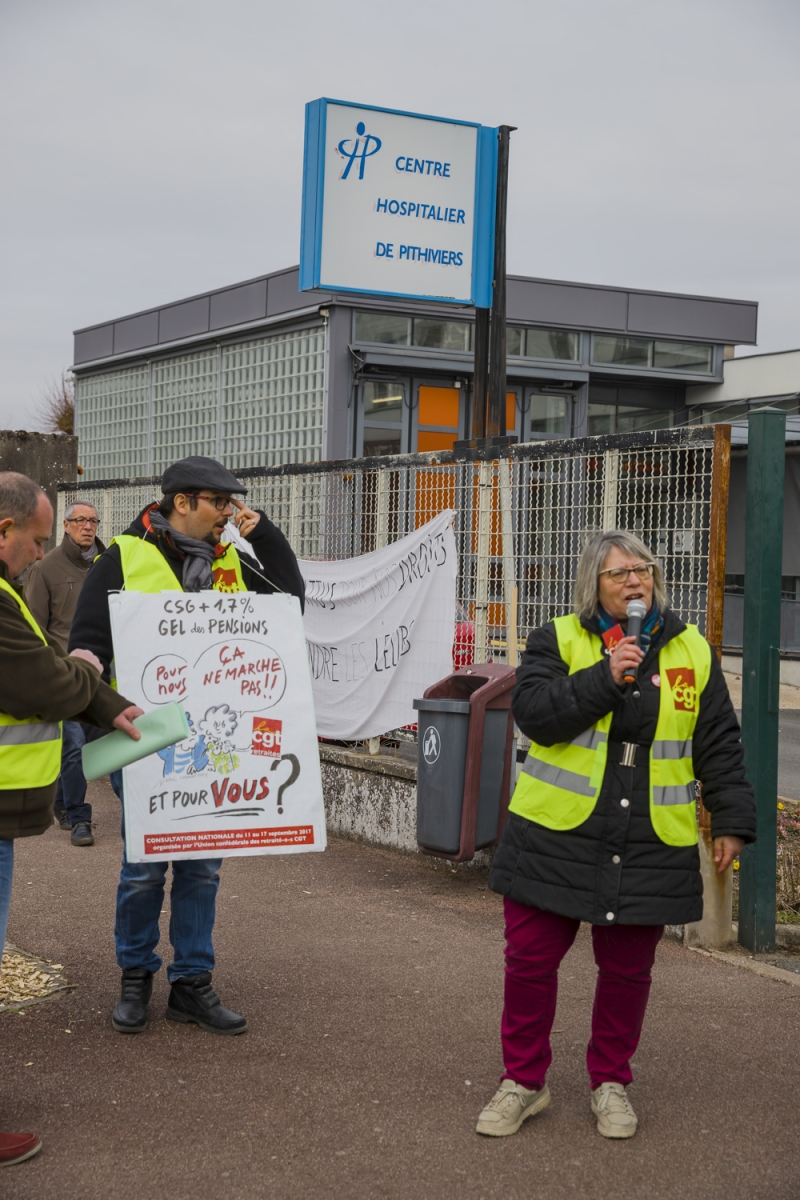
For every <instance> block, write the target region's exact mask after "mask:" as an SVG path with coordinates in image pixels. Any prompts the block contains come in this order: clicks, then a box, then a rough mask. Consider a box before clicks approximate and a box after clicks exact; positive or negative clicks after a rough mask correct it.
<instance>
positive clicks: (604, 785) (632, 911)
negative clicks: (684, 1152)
mask: <svg viewBox="0 0 800 1200" xmlns="http://www.w3.org/2000/svg"><path fill="white" fill-rule="evenodd" d="M513 711H514V716H515V718H516V721H517V724H518V726H519V728H520V729H521V730H522V732H523V733H524V734H526V735H527V736H528V737H530V739H531V747H530V752H529V754H528V757H527V759H526V762H525V766H524V768H523V771H522V773H521V775H520V778H519V781H518V783H517V787H516V789H515V791H514V795H513V797H512V800H511V805H510V812H509V818H508V821H507V823H506V826H505V830H504V832H503V837H502V839H501V842H500V845H499V846H498V848H497V851H496V852H495V856H494V861H493V863H492V870H491V875H490V877H489V886H490V887H491V888H492V889H493V890H494V891H496V892H500V893H501V895H503V896H504V905H505V925H506V974H505V1002H504V1008H503V1019H502V1027H501V1039H502V1046H503V1062H504V1070H503V1073H502V1077H501V1083H500V1088H499V1090H498V1091H497V1092H496V1093H495V1095H494V1096H493V1098H492V1099H491V1100H490V1102H489V1103H488V1104H487V1106H486V1107H485V1108H484V1110H483V1112H482V1113H481V1115H480V1119H479V1121H478V1133H483V1134H488V1135H491V1136H494V1137H502V1136H504V1135H507V1134H511V1133H516V1131H517V1130H518V1129H519V1127H520V1126H521V1125H522V1123H523V1121H525V1120H526V1119H527V1118H528V1117H531V1116H533V1115H534V1114H535V1113H537V1112H540V1111H541V1110H542V1109H543V1108H546V1107H547V1105H548V1104H549V1103H550V1092H549V1090H548V1087H547V1084H546V1082H545V1076H546V1073H547V1069H548V1067H549V1066H550V1062H551V1058H552V1055H551V1051H550V1029H551V1026H552V1023H553V1018H554V1015H555V1008H556V994H557V988H558V968H559V964H560V963H561V960H562V958H563V957H564V955H565V954H566V953H567V951H568V950H569V948H570V946H571V945H572V943H573V941H574V940H575V936H576V934H577V932H578V928H579V926H580V923H581V921H586V922H588V923H590V924H591V926H592V944H593V948H594V957H595V962H596V963H597V968H598V975H597V985H596V991H595V998H594V1008H593V1010H592V1033H591V1039H590V1041H589V1045H588V1049H587V1055H586V1064H587V1068H588V1072H589V1081H590V1088H591V1109H592V1112H593V1114H594V1116H595V1117H596V1118H597V1129H598V1132H599V1133H601V1134H602V1135H603V1136H604V1137H611V1138H628V1137H632V1136H633V1134H634V1133H635V1132H636V1127H637V1123H638V1122H637V1117H636V1115H635V1113H634V1111H633V1108H632V1107H631V1103H630V1100H629V1098H628V1094H627V1091H626V1088H627V1086H628V1084H629V1083H630V1082H631V1079H632V1075H631V1068H630V1061H631V1058H632V1057H633V1055H634V1052H635V1050H636V1047H637V1045H638V1042H639V1037H640V1034H641V1030H642V1023H643V1021H644V1015H645V1010H646V1008H647V1001H648V996H649V992H650V981H651V977H650V971H651V968H652V965H653V961H654V958H655V952H656V946H657V945H658V942H659V940H660V939H661V936H662V934H663V932H664V926H665V925H682V924H685V923H687V922H689V921H697V920H699V919H700V917H701V916H702V912H703V888H702V882H701V877H700V859H699V854H698V849H697V841H698V833H697V818H696V809H697V805H696V788H695V780H699V782H700V783H701V784H702V788H703V802H704V804H705V806H706V808H707V809H708V810H709V811H710V813H711V822H712V836H713V839H714V861H715V862H716V864H717V871H718V872H719V873H720V874H721V873H722V872H723V871H726V870H727V869H728V867H729V866H730V864H731V862H732V860H733V859H734V858H735V857H736V855H738V854H739V853H740V851H741V849H742V847H743V846H744V845H745V843H746V842H752V841H754V840H755V828H756V820H755V801H754V797H753V790H752V788H751V787H750V785H749V783H748V782H747V779H746V777H745V770H744V757H743V753H742V746H741V741H740V730H739V724H738V722H737V720H736V714H735V713H734V711H733V706H732V705H731V701H730V696H729V694H728V689H727V685H726V683H725V680H724V677H723V675H722V671H721V669H720V666H719V663H718V661H717V657H716V655H715V654H714V653H713V651H712V649H711V647H710V646H709V644H708V642H707V641H706V640H705V638H704V637H703V636H702V635H701V634H700V633H699V632H698V630H697V628H696V626H693V625H686V624H684V622H683V621H682V620H681V619H680V618H679V617H678V616H677V614H676V613H674V612H673V611H672V610H671V609H670V608H669V607H668V602H667V595H666V590H665V587H664V579H663V575H662V572H661V568H660V566H659V564H658V563H657V562H656V560H655V559H654V558H653V556H652V554H651V553H650V551H649V550H648V549H647V547H646V546H645V545H644V543H643V542H641V541H640V540H639V538H637V537H635V536H634V535H633V534H630V533H625V532H622V531H619V530H614V531H612V532H609V533H601V534H597V535H595V536H594V537H592V538H591V540H590V541H589V542H588V544H587V546H586V548H585V550H584V552H583V555H582V557H581V560H580V563H579V565H578V573H577V579H576V584H575V611H574V612H573V613H570V614H568V615H566V616H562V617H557V618H556V619H555V620H553V621H548V622H547V624H545V625H543V626H542V627H541V628H539V629H535V630H533V632H532V633H531V634H530V635H529V637H528V643H527V647H526V651H525V653H524V654H523V656H522V662H521V665H520V667H519V668H518V670H517V683H516V688H515V690H514V697H513Z"/></svg>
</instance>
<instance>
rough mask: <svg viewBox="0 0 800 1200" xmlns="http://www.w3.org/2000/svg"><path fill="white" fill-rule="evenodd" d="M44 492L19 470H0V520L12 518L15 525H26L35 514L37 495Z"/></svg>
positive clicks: (37, 503) (37, 504)
mask: <svg viewBox="0 0 800 1200" xmlns="http://www.w3.org/2000/svg"><path fill="white" fill-rule="evenodd" d="M44 495H45V492H44V491H43V490H42V488H40V487H39V485H38V483H34V482H33V480H32V479H29V478H28V476H27V475H22V474H20V472H19V471H0V521H7V520H8V518H9V517H11V518H12V520H13V521H14V523H15V524H16V525H27V523H28V521H30V519H31V517H35V516H36V510H37V509H38V507H39V497H40V496H44Z"/></svg>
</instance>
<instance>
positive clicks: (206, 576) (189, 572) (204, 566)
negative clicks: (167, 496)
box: [147, 508, 216, 592]
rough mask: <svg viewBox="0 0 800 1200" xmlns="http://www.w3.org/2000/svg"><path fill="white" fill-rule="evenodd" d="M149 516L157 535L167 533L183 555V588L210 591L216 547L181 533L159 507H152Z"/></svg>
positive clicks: (187, 590)
mask: <svg viewBox="0 0 800 1200" xmlns="http://www.w3.org/2000/svg"><path fill="white" fill-rule="evenodd" d="M147 516H148V518H149V520H150V525H151V526H152V528H153V530H154V531H155V533H156V536H159V535H163V534H166V535H167V536H168V537H169V540H170V541H171V542H172V544H173V546H174V547H175V549H176V550H177V551H178V553H179V554H180V555H182V556H183V578H182V583H183V590H184V591H185V592H205V591H210V589H211V588H212V587H213V586H214V577H213V575H212V574H211V564H212V563H213V561H214V559H215V558H216V549H215V547H214V546H212V545H211V544H210V543H209V542H200V541H198V540H197V538H192V537H187V535H186V534H185V533H179V532H178V530H177V529H174V528H173V527H172V525H170V523H169V521H168V520H167V518H166V517H164V516H162V514H161V513H160V512H159V511H158V509H157V508H151V509H150V511H149V512H148V514H147Z"/></svg>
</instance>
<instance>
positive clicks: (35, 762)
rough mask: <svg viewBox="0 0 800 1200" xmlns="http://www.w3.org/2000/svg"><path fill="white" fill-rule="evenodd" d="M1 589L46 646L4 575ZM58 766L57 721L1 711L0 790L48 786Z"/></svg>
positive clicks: (56, 775) (59, 753)
mask: <svg viewBox="0 0 800 1200" xmlns="http://www.w3.org/2000/svg"><path fill="white" fill-rule="evenodd" d="M0 590H2V591H4V592H8V594H9V596H13V598H14V600H16V602H17V604H18V605H19V607H20V611H21V613H22V615H23V617H24V618H25V620H26V621H27V622H28V624H29V625H30V627H31V629H32V630H33V632H34V633H35V634H36V636H37V637H40V638H41V639H42V641H43V642H44V644H45V646H46V645H47V638H46V637H45V636H44V634H43V633H42V631H41V629H40V628H39V626H38V625H37V624H36V620H35V619H34V616H33V613H32V612H31V611H30V609H29V608H28V606H27V604H26V603H25V601H24V600H23V599H22V597H21V596H19V595H18V594H17V593H16V592H15V591H14V589H13V587H11V585H10V584H8V583H6V581H5V579H0ZM60 770H61V722H60V721H39V720H37V718H36V717H27V718H26V719H25V720H24V721H18V720H17V718H16V717H11V716H9V714H8V713H4V712H0V791H20V790H22V789H27V788H40V787H47V785H48V783H53V781H54V780H55V779H57V778H58V773H59V771H60Z"/></svg>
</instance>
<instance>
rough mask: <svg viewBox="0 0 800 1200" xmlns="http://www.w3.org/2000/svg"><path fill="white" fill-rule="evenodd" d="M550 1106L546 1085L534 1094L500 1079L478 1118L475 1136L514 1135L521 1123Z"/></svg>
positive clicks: (511, 1081) (520, 1085)
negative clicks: (479, 1134) (498, 1085)
mask: <svg viewBox="0 0 800 1200" xmlns="http://www.w3.org/2000/svg"><path fill="white" fill-rule="evenodd" d="M549 1103H550V1090H549V1088H548V1087H547V1084H545V1086H544V1087H543V1088H541V1089H540V1090H539V1091H538V1092H536V1091H531V1090H530V1088H526V1087H523V1086H522V1084H521V1083H514V1081H513V1080H511V1079H504V1080H503V1082H502V1083H501V1084H500V1087H499V1088H498V1090H497V1091H496V1092H495V1094H494V1095H493V1096H492V1098H491V1100H490V1101H489V1103H488V1104H487V1105H486V1108H485V1109H484V1110H483V1112H482V1113H481V1115H480V1116H479V1117H478V1125H477V1132H478V1133H485V1134H487V1135H488V1136H489V1137H507V1136H508V1134H510V1133H516V1132H517V1130H518V1129H519V1127H520V1125H521V1124H522V1122H523V1121H527V1119H528V1117H532V1116H533V1115H534V1113H538V1112H541V1111H542V1109H543V1108H547V1106H548V1104H549Z"/></svg>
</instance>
